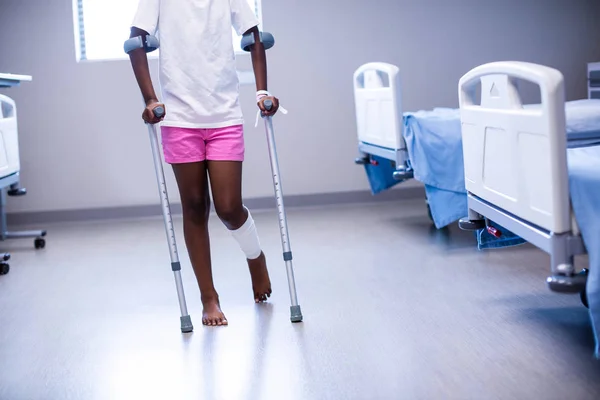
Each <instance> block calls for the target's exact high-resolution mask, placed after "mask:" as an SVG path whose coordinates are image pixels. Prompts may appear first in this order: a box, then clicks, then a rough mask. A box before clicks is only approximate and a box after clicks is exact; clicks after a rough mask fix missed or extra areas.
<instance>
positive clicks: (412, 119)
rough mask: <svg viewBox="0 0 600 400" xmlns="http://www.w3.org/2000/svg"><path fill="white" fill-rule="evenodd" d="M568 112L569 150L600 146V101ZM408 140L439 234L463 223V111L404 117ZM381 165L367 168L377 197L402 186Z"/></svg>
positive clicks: (568, 108)
mask: <svg viewBox="0 0 600 400" xmlns="http://www.w3.org/2000/svg"><path fill="white" fill-rule="evenodd" d="M525 107H526V108H531V107H539V105H527V106H525ZM565 112H566V117H567V135H568V137H569V143H570V147H576V146H582V145H586V146H587V145H590V144H592V143H600V139H598V138H597V137H598V136H600V135H599V134H598V132H599V131H600V100H587V99H586V100H576V101H570V102H567V103H566V106H565ZM594 136H596V138H595V137H594ZM404 140H405V141H406V146H407V150H408V153H409V157H410V162H411V164H412V167H413V169H414V173H415V179H417V180H418V181H420V182H422V183H423V184H424V186H425V193H426V195H427V199H428V201H429V206H430V208H431V215H432V217H433V222H434V224H435V226H436V227H437V228H438V229H439V228H442V227H445V226H447V225H449V224H451V223H453V222H455V221H458V220H459V219H460V218H463V217H465V216H466V215H467V195H466V190H465V177H464V165H463V153H462V136H461V124H460V110H459V109H454V108H435V109H433V110H428V111H424V110H422V111H417V112H407V113H404ZM378 161H379V166H372V165H367V166H365V169H366V173H367V177H368V180H369V184H370V186H371V191H372V193H373V194H377V193H379V192H381V191H384V190H387V189H389V188H391V187H392V186H395V185H397V184H398V183H399V182H397V181H395V180H394V179H393V178H392V176H391V174H392V172H393V167H392V166H391V165H390V163H389V161H386V160H382V159H378ZM481 245H482V243H481V242H480V246H481Z"/></svg>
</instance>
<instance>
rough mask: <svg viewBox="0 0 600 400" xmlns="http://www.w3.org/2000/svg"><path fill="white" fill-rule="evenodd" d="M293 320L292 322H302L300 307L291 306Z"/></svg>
mask: <svg viewBox="0 0 600 400" xmlns="http://www.w3.org/2000/svg"><path fill="white" fill-rule="evenodd" d="M290 311H291V318H290V320H291V321H292V322H302V310H300V306H291V307H290Z"/></svg>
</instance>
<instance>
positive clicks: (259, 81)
mask: <svg viewBox="0 0 600 400" xmlns="http://www.w3.org/2000/svg"><path fill="white" fill-rule="evenodd" d="M250 33H251V34H253V35H254V44H253V45H252V47H250V54H251V56H252V66H253V68H254V77H255V79H256V90H257V91H259V90H268V89H267V55H266V52H265V46H264V45H263V44H262V42H261V41H260V33H259V31H258V27H256V26H255V27H254V28H252V29H250V30H249V31H248V32H246V34H250ZM267 99H269V100H271V101H272V102H273V107H272V108H271V110H270V111H267V110H266V108H265V106H264V101H265V100H267ZM258 107H259V108H260V109H261V111H262V112H263V114H264V115H266V116H273V115H275V113H276V112H277V109H278V108H279V99H277V98H276V97H272V96H271V97H263V98H262V99H261V100H260V101H259V102H258Z"/></svg>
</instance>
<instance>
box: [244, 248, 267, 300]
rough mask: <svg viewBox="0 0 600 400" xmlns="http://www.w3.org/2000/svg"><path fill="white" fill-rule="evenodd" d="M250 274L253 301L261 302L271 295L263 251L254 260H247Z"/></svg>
mask: <svg viewBox="0 0 600 400" xmlns="http://www.w3.org/2000/svg"><path fill="white" fill-rule="evenodd" d="M248 267H249V269H250V276H251V277H252V290H253V291H254V301H255V302H256V303H261V302H264V301H267V298H268V297H271V293H273V291H272V290H271V280H270V279H269V271H268V270H267V259H266V257H265V254H264V253H260V256H259V257H258V258H257V259H254V260H248Z"/></svg>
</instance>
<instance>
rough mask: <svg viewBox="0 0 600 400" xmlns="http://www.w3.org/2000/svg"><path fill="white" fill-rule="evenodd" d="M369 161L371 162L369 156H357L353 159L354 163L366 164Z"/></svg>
mask: <svg viewBox="0 0 600 400" xmlns="http://www.w3.org/2000/svg"><path fill="white" fill-rule="evenodd" d="M370 163H371V160H370V159H369V157H359V158H357V159H355V160H354V164H356V165H367V164H370Z"/></svg>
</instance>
